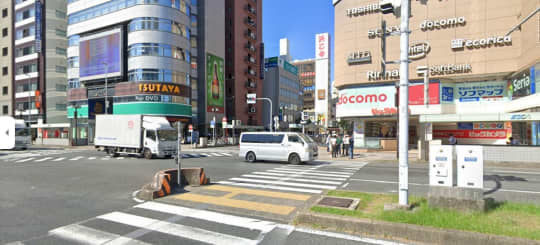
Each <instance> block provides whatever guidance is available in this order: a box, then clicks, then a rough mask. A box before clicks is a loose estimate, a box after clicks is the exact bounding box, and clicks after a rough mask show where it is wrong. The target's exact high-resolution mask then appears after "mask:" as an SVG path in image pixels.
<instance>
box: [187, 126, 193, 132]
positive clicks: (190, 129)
mask: <svg viewBox="0 0 540 245" xmlns="http://www.w3.org/2000/svg"><path fill="white" fill-rule="evenodd" d="M188 129H189V132H193V125H191V124H190V125H189V126H188Z"/></svg>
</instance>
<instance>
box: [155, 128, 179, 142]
mask: <svg viewBox="0 0 540 245" xmlns="http://www.w3.org/2000/svg"><path fill="white" fill-rule="evenodd" d="M157 134H158V139H159V141H176V140H177V139H178V138H177V134H176V131H175V130H158V133H157Z"/></svg>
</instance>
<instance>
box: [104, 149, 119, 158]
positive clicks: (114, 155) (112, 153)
mask: <svg viewBox="0 0 540 245" xmlns="http://www.w3.org/2000/svg"><path fill="white" fill-rule="evenodd" d="M107 153H108V154H109V155H110V156H111V157H117V156H118V153H116V150H114V149H108V150H107Z"/></svg>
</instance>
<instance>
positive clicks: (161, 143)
mask: <svg viewBox="0 0 540 245" xmlns="http://www.w3.org/2000/svg"><path fill="white" fill-rule="evenodd" d="M143 130H144V137H143V138H142V139H143V146H144V151H143V154H144V157H145V158H152V157H153V156H157V157H160V158H161V157H171V156H174V155H176V148H177V146H176V144H177V139H178V138H177V136H178V135H177V131H176V129H175V128H173V127H171V125H170V124H169V122H168V121H167V120H166V119H165V118H163V117H146V116H145V117H144V118H143Z"/></svg>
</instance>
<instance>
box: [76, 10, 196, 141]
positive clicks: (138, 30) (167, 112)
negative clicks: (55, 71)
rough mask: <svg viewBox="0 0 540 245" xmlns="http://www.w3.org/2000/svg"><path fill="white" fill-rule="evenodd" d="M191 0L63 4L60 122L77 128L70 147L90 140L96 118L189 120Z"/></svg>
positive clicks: (193, 44) (190, 114)
mask: <svg viewBox="0 0 540 245" xmlns="http://www.w3.org/2000/svg"><path fill="white" fill-rule="evenodd" d="M192 2H194V3H195V4H197V1H187V0H172V1H126V0H112V1H91V0H71V1H70V2H69V4H68V11H67V12H68V22H69V25H68V31H67V32H68V39H69V48H68V64H69V65H68V78H69V88H70V90H69V92H68V101H69V106H68V117H69V118H70V119H72V125H75V124H76V125H77V127H76V128H77V132H76V134H74V135H73V136H74V138H75V137H76V138H77V140H78V142H77V143H79V144H86V143H93V142H92V140H93V137H94V136H93V132H94V131H95V116H96V114H105V113H107V114H145V115H156V116H165V117H167V119H168V120H169V121H171V122H176V121H182V122H185V123H186V124H187V123H188V122H190V120H191V117H192V116H193V113H192V102H191V96H192V91H191V89H192V88H191V86H192V85H191V84H192V77H191V76H190V73H191V70H192V67H193V66H195V68H198V67H196V62H195V63H193V62H192V60H191V55H192V53H195V51H194V49H193V46H196V45H197V42H196V40H192V35H191V28H193V27H192V26H191V20H192V19H194V20H196V19H197V17H196V15H192V13H191V10H192V6H191V5H192ZM193 9H196V8H193ZM199 34H200V32H199ZM198 58H199V59H200V57H198ZM193 80H194V79H193ZM72 127H73V126H72Z"/></svg>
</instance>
